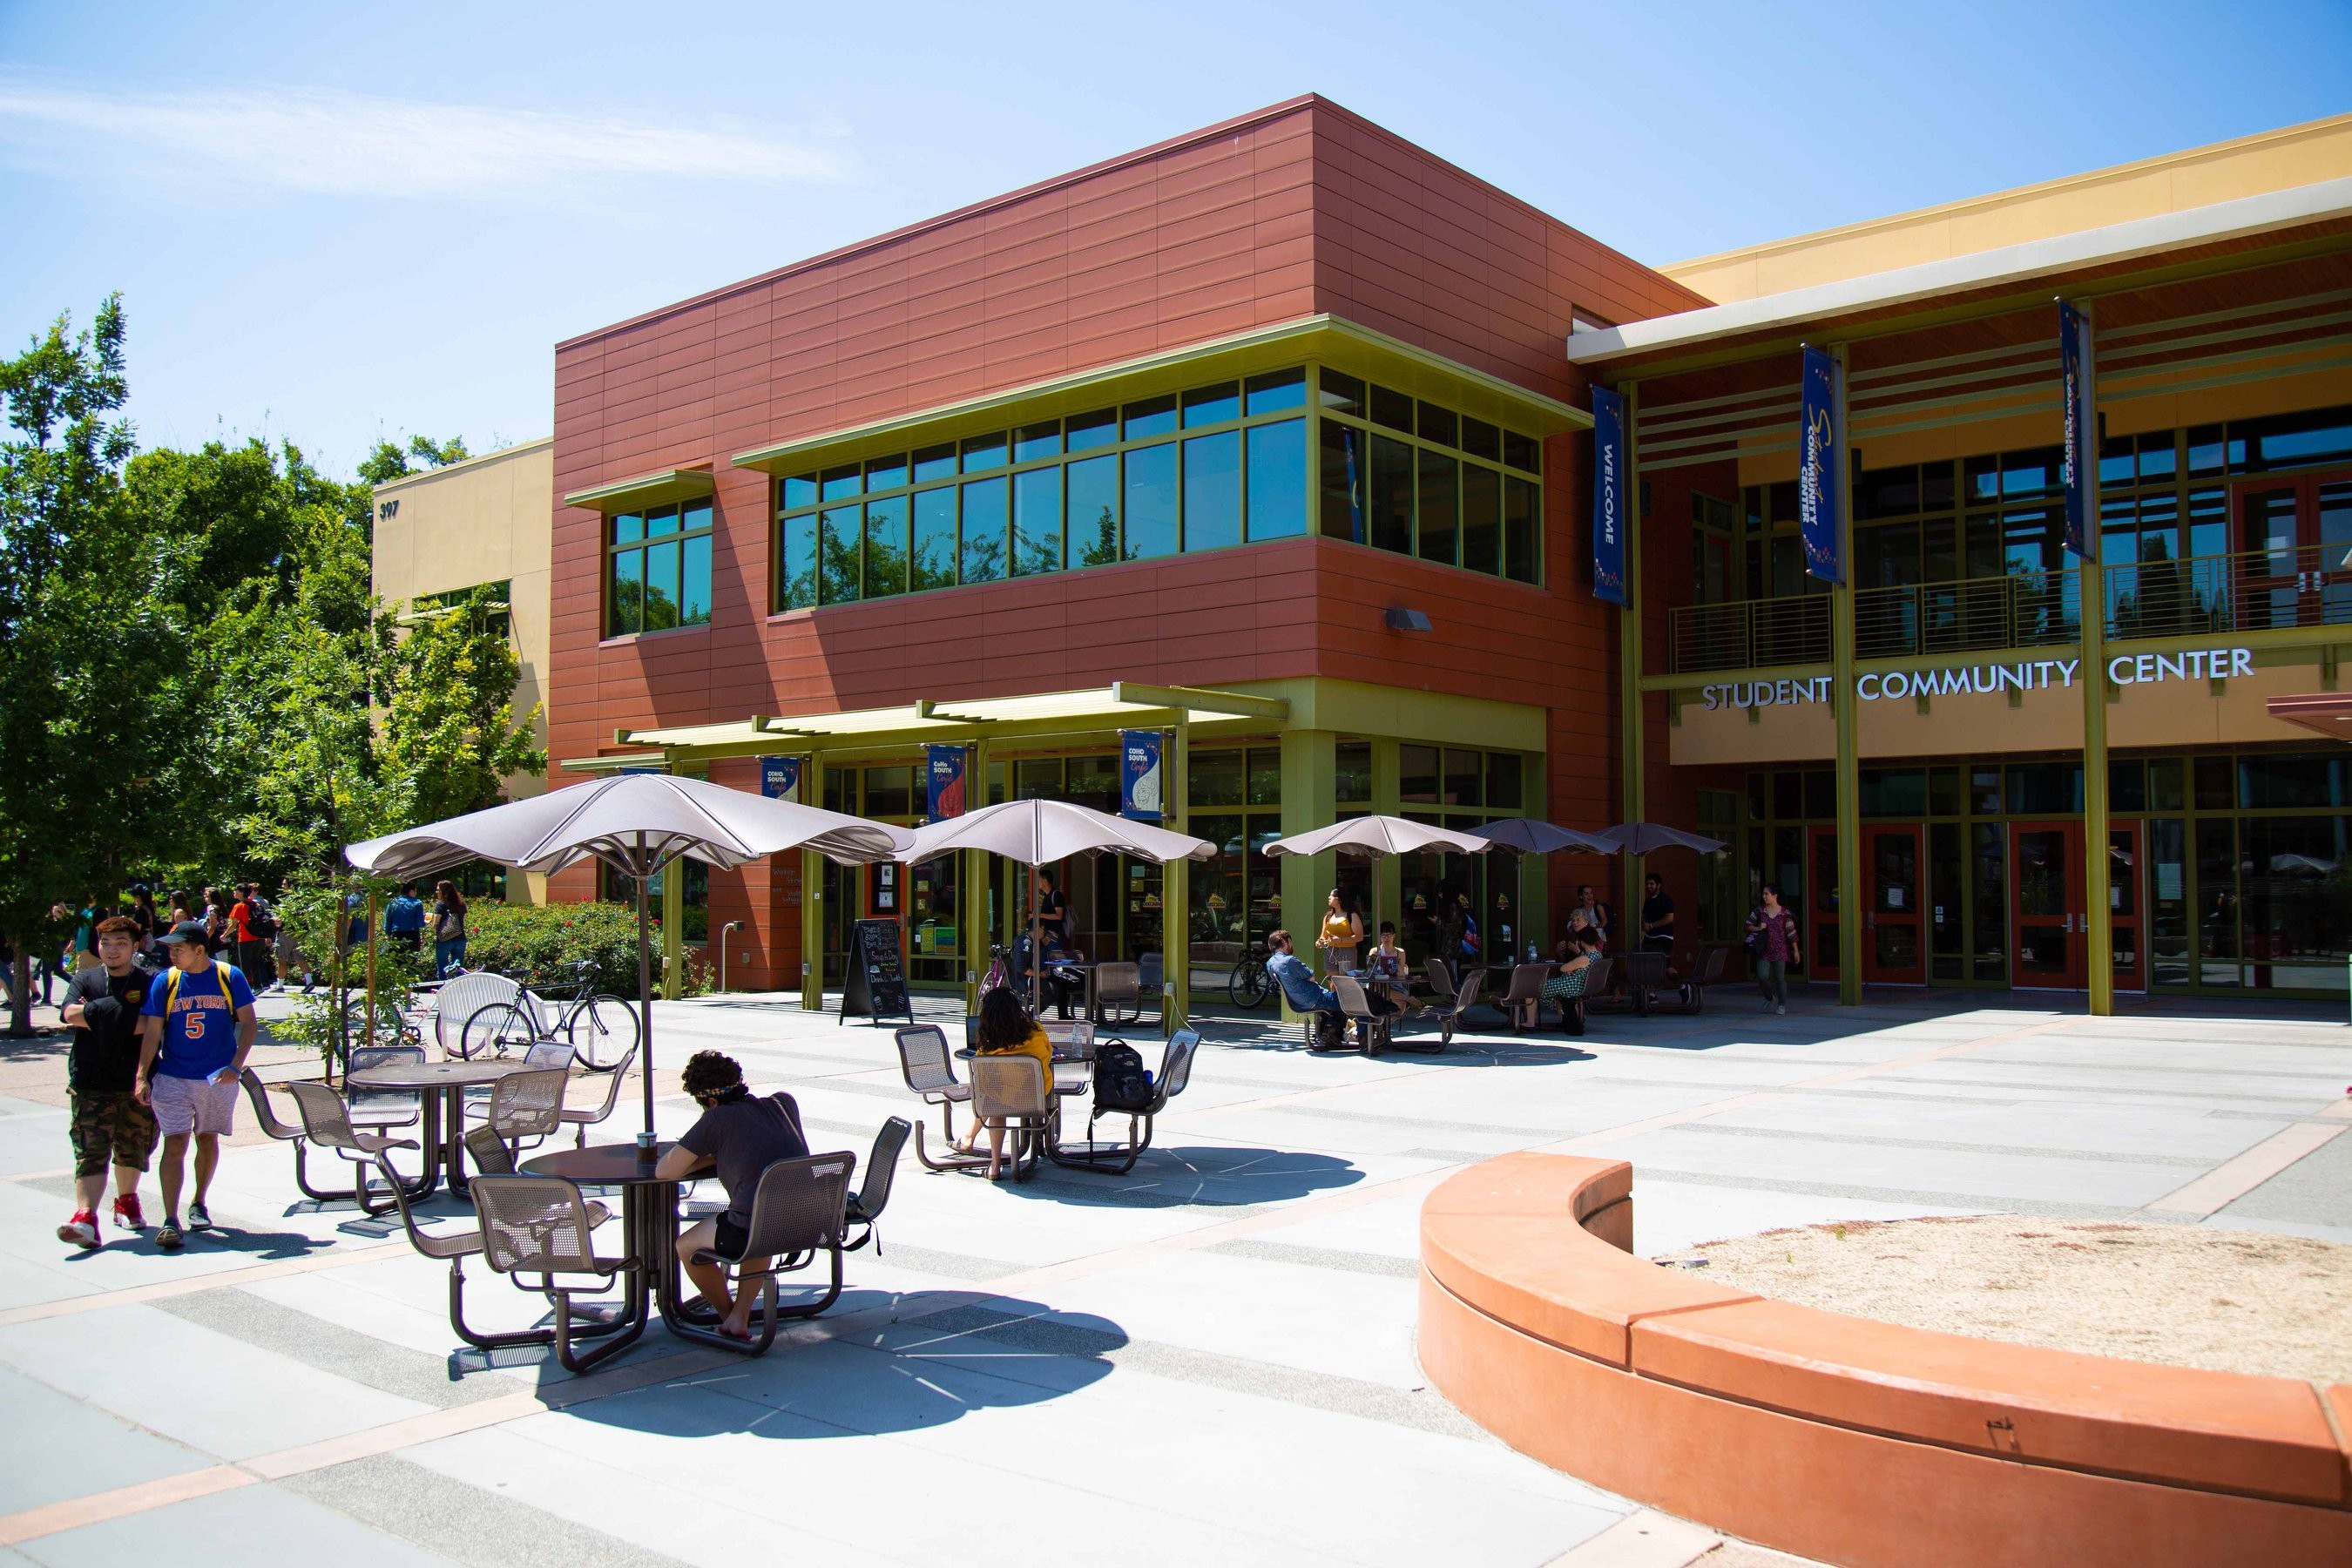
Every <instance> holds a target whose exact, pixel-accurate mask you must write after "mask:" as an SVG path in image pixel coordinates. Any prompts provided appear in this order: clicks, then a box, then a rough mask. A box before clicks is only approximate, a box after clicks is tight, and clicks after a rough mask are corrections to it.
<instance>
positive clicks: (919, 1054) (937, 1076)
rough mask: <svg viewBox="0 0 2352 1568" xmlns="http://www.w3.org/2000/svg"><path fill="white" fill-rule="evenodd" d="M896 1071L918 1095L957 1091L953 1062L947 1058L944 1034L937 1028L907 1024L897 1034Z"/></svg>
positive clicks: (945, 1032) (931, 1025)
mask: <svg viewBox="0 0 2352 1568" xmlns="http://www.w3.org/2000/svg"><path fill="white" fill-rule="evenodd" d="M898 1070H899V1072H901V1073H902V1074H904V1075H905V1076H906V1079H907V1087H908V1089H913V1090H914V1091H915V1092H916V1093H917V1094H938V1093H940V1092H942V1091H944V1090H947V1089H954V1088H955V1087H957V1085H956V1075H955V1058H953V1057H950V1056H949V1055H948V1037H947V1031H946V1030H944V1029H942V1028H940V1026H938V1025H937V1024H910V1025H908V1026H906V1027H904V1028H902V1029H900V1030H899V1031H898Z"/></svg>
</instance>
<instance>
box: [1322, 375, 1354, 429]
mask: <svg viewBox="0 0 2352 1568" xmlns="http://www.w3.org/2000/svg"><path fill="white" fill-rule="evenodd" d="M1316 374H1317V378H1318V386H1319V390H1318V393H1317V397H1318V401H1320V403H1321V404H1322V405H1323V406H1324V407H1326V408H1328V409H1329V410H1330V411H1331V412H1332V413H1334V414H1352V415H1355V416H1358V417H1359V418H1360V417H1361V416H1363V412H1364V384H1363V383H1362V382H1360V381H1358V380H1357V379H1356V378H1355V377H1354V376H1352V375H1343V374H1340V373H1339V372H1338V371H1336V370H1331V369H1328V368H1326V369H1324V370H1321V371H1318V372H1317V373H1316Z"/></svg>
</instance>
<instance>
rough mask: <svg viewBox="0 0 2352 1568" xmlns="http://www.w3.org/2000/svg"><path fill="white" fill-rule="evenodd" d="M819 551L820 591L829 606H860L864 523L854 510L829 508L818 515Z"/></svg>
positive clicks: (845, 507) (839, 507) (851, 507)
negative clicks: (856, 604)
mask: <svg viewBox="0 0 2352 1568" xmlns="http://www.w3.org/2000/svg"><path fill="white" fill-rule="evenodd" d="M817 531H818V532H819V534H820V536H821V537H820V538H819V540H818V544H817V548H818V550H819V551H820V552H821V557H822V562H821V564H820V566H819V567H818V584H817V591H818V593H819V595H821V597H822V598H823V601H824V603H825V604H828V605H850V604H855V603H856V602H857V599H858V596H859V593H860V584H862V582H863V581H864V572H863V563H862V561H861V560H860V557H861V555H862V554H863V547H864V543H865V539H864V533H865V530H864V527H863V519H862V518H860V516H859V515H858V509H857V508H856V507H854V506H836V507H828V508H826V509H825V510H824V511H823V512H821V513H819V514H818V521H817Z"/></svg>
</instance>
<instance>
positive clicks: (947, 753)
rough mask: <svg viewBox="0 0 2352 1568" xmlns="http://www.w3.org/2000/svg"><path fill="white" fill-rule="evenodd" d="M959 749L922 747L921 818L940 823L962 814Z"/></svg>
mask: <svg viewBox="0 0 2352 1568" xmlns="http://www.w3.org/2000/svg"><path fill="white" fill-rule="evenodd" d="M966 755H967V753H966V752H965V751H964V749H963V748H962V747H961V746H925V747H924V748H923V784H924V792H923V810H924V814H925V816H924V819H925V820H926V821H929V822H939V821H942V820H944V819H945V818H948V817H950V816H962V815H963V814H964V787H963V773H964V759H965V757H966Z"/></svg>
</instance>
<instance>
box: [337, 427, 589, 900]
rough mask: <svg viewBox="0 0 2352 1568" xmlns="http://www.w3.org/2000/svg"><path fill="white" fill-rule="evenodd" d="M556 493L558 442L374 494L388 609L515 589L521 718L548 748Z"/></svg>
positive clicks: (539, 891)
mask: <svg viewBox="0 0 2352 1568" xmlns="http://www.w3.org/2000/svg"><path fill="white" fill-rule="evenodd" d="M554 491H555V443H554V442H553V441H552V440H541V441H529V442H525V443H524V444H523V445H521V446H520V447H507V448H506V449H505V450H503V451H499V452H492V453H490V454H489V455H488V456H487V457H481V458H472V459H470V460H469V461H467V462H463V463H456V464H452V465H451V466H450V467H448V468H436V469H435V470H434V471H432V472H431V473H425V474H414V475H411V476H409V477H408V478H406V479H394V480H393V481H392V482H391V483H389V484H383V485H378V486H377V487H376V488H375V510H376V520H375V552H374V561H373V576H374V584H375V591H376V593H377V595H380V596H381V597H382V598H383V600H384V601H385V602H386V603H387V604H390V603H393V602H394V601H403V602H405V601H408V600H413V599H415V598H416V597H417V596H418V595H424V594H446V593H449V592H452V591H454V590H457V589H460V588H471V587H473V586H475V585H476V584H482V583H496V582H499V580H501V579H505V580H508V581H509V582H511V583H512V584H513V588H512V589H511V596H510V597H509V601H508V602H509V605H511V606H512V608H511V611H510V616H511V622H512V626H513V636H514V641H515V654H516V658H517V659H518V661H519V662H520V666H521V670H520V676H519V677H518V679H516V681H515V710H516V711H517V712H525V711H528V710H530V709H531V708H533V707H537V708H538V709H539V710H540V715H539V721H538V723H537V726H536V733H537V734H538V737H539V742H540V744H541V745H542V746H544V745H545V744H546V743H547V710H546V707H547V686H546V681H547V637H548V583H549V547H550V541H551V527H550V521H549V520H550V519H551V517H552V516H553V510H552V509H553V496H554ZM387 508H389V510H387ZM546 787H547V781H546V780H545V779H544V778H543V777H541V778H515V779H509V781H508V782H507V789H508V793H509V795H517V796H520V795H537V794H539V793H540V792H541V790H543V789H545V788H546ZM530 883H531V892H532V894H533V897H532V901H533V902H539V901H541V900H544V898H545V890H544V888H545V879H544V878H531V879H530Z"/></svg>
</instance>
